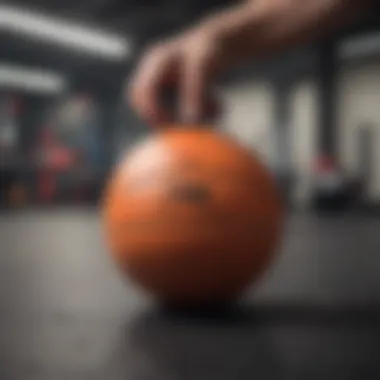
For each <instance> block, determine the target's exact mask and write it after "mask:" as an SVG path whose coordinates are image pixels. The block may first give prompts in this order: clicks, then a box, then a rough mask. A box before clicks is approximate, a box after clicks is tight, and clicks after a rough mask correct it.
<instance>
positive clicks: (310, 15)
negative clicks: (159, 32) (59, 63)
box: [128, 0, 373, 127]
mask: <svg viewBox="0 0 380 380" xmlns="http://www.w3.org/2000/svg"><path fill="white" fill-rule="evenodd" d="M372 3H373V0H372V1H371V0H250V1H246V2H239V3H237V4H236V5H235V6H232V7H230V8H228V9H224V10H222V11H220V12H218V13H215V14H213V15H211V16H208V17H206V18H204V19H202V20H199V22H198V23H196V25H194V26H193V27H191V28H190V29H188V30H186V31H185V32H183V33H181V34H179V35H177V36H174V37H173V38H171V39H169V40H167V41H163V42H160V43H158V44H156V45H154V46H152V47H150V48H149V49H147V51H146V52H145V54H144V55H143V57H142V59H141V61H140V63H139V64H138V65H137V68H136V71H135V73H134V74H133V76H132V79H131V81H130V84H129V87H128V99H129V102H130V104H131V106H132V108H133V109H134V110H135V111H136V113H137V114H138V115H139V116H140V117H141V118H142V119H143V120H145V121H146V122H148V123H149V124H150V125H154V126H158V127H159V126H162V125H165V124H167V123H169V122H171V121H174V120H173V118H174V115H173V113H172V112H171V111H172V110H168V109H166V108H165V107H164V105H163V104H162V102H161V100H162V96H163V93H164V91H165V90H166V89H168V88H169V89H172V90H174V91H175V93H176V95H177V96H178V111H179V112H178V113H179V115H180V119H181V120H180V121H181V122H183V123H195V122H201V121H202V120H204V119H205V118H207V117H208V116H212V114H213V113H215V111H216V108H215V104H216V103H215V99H214V98H213V96H212V93H211V91H210V89H211V88H212V84H213V82H214V80H215V79H216V77H217V76H218V75H219V74H220V73H222V72H223V71H225V70H228V69H229V68H231V67H233V66H234V65H236V64H238V63H241V62H244V61H246V60H249V59H259V58H263V57H267V56H269V55H271V54H274V53H279V52H281V51H283V50H286V49H288V48H291V47H294V46H296V45H299V44H303V43H309V42H313V41H316V40H318V39H320V38H322V37H324V36H326V35H328V34H330V33H332V32H334V31H336V30H338V29H340V28H342V27H344V26H345V25H348V24H350V23H352V22H354V21H356V20H358V19H360V17H362V15H363V14H365V12H366V11H368V10H369V9H370V8H371V4H372ZM176 121H178V120H176Z"/></svg>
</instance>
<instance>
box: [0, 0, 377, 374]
mask: <svg viewBox="0 0 380 380" xmlns="http://www.w3.org/2000/svg"><path fill="white" fill-rule="evenodd" d="M304 1H307V0H304ZM230 4H233V2H232V1H230V2H227V1H223V0H186V1H185V0H138V1H137V0H80V1H71V0H67V1H60V0H9V1H7V2H6V1H2V0H0V196H1V198H0V204H1V207H0V309H1V312H0V364H1V365H0V378H1V379H7V380H13V379H17V380H21V379H28V380H30V379H32V380H33V379H37V380H45V379H46V380H53V379H71V380H75V379H78V380H79V379H80V380H83V379H91V380H96V379H99V380H100V379H102V380H104V379H112V380H118V379H120V380H121V379H123V380H125V379H128V380H129V379H130V380H135V379H136V380H137V379H138V380H140V379H155V380H160V379H165V380H169V379H197V380H203V379H209V380H212V379H216V380H231V379H243V380H246V379H252V378H256V377H258V375H259V377H260V378H262V379H272V378H273V379H281V380H283V379H308V380H310V379H324V380H327V379H334V380H337V379H345V380H347V379H352V380H356V379H358V378H359V379H360V378H363V376H364V377H365V378H366V379H379V378H380V367H379V352H380V343H379V332H380V323H379V321H380V318H379V316H380V314H379V310H380V309H379V305H380V277H379V269H380V259H379V247H380V234H379V227H380V219H379V218H377V217H376V216H377V215H378V214H379V211H380V23H379V22H378V21H379V20H376V18H378V19H379V16H378V15H376V14H375V13H373V19H371V17H369V18H368V19H366V20H363V21H362V22H361V23H360V24H357V25H354V26H352V27H351V28H350V29H347V30H343V31H341V32H340V33H339V34H336V35H334V36H331V37H330V38H328V39H326V40H324V41H321V42H320V43H318V44H314V45H308V46H300V47H298V48H297V49H295V50H292V51H287V52H285V53H284V54H281V55H280V56H276V57H273V58H272V59H270V60H265V61H252V62H248V63H247V64H245V65H243V66H240V67H237V68H236V69H234V70H233V71H231V72H228V73H227V74H226V75H225V76H224V77H223V78H221V80H220V82H219V83H218V84H217V89H218V91H219V96H220V98H221V101H222V102H223V106H224V107H223V113H222V115H221V117H220V120H218V125H219V126H220V128H223V129H224V130H226V131H228V132H229V133H231V134H232V135H233V136H235V137H236V138H238V139H239V140H240V141H241V142H242V143H244V144H246V145H247V146H248V147H249V148H250V149H252V150H255V151H257V152H258V153H259V154H260V157H261V158H262V160H263V161H264V162H265V163H266V164H267V165H268V167H269V168H270V170H271V171H272V172H273V173H274V175H275V178H276V179H277V180H278V184H279V186H280V187H281V190H282V194H284V196H285V198H286V200H287V202H288V204H289V209H290V210H292V209H293V210H294V211H295V210H299V212H298V211H297V212H289V215H288V216H289V217H288V218H287V223H286V228H285V233H284V236H283V241H282V242H281V245H280V247H279V252H278V256H277V259H276V260H275V261H274V263H273V265H272V266H271V268H270V270H269V271H268V273H267V275H266V276H265V277H264V278H263V279H262V281H261V282H260V283H259V285H258V286H257V287H256V286H255V289H254V290H255V291H254V292H247V294H246V297H247V300H248V301H249V303H248V304H249V305H250V306H249V307H248V316H250V317H252V318H246V319H244V320H243V321H242V320H241V319H239V318H238V319H234V318H232V320H231V319H228V318H227V320H224V321H220V320H219V322H221V323H215V319H212V318H211V321H208V322H204V323H198V322H194V320H193V322H189V321H188V320H186V319H181V318H179V319H176V323H173V320H172V319H171V318H167V316H166V315H165V314H164V315H162V314H160V313H155V311H154V310H152V309H150V308H146V305H145V298H144V297H141V293H140V292H139V291H138V289H136V288H135V287H132V286H126V282H127V281H126V279H125V278H123V276H122V275H121V274H120V273H119V271H117V270H116V269H115V267H114V265H113V263H112V260H111V258H110V255H108V254H107V253H108V249H107V247H106V246H105V245H104V239H103V238H102V226H101V223H100V218H99V214H98V212H97V211H98V210H97V209H96V208H95V207H93V206H95V205H97V204H98V201H99V197H100V195H101V192H102V189H103V186H104V183H105V181H106V180H107V177H108V175H109V173H110V170H111V168H112V167H113V165H114V164H115V162H116V161H117V160H118V159H119V157H120V156H121V154H122V153H123V151H124V150H125V149H127V148H128V147H129V146H131V145H133V144H134V143H135V141H136V139H138V138H140V137H141V136H143V135H144V134H145V133H148V132H149V130H150V127H149V126H147V125H145V124H144V123H143V122H142V121H141V120H139V119H138V118H137V117H136V115H135V114H134V113H133V112H132V110H131V109H130V108H129V106H128V104H127V103H126V102H125V99H124V85H125V84H126V83H128V78H129V77H130V76H131V73H132V72H133V70H134V68H135V66H136V64H137V62H138V61H139V58H140V57H141V54H142V53H143V51H144V49H145V48H146V47H147V46H148V45H149V44H151V43H153V42H154V41H157V40H159V39H161V38H165V37H167V36H170V35H172V34H173V33H175V32H176V31H179V30H182V29H184V28H186V26H187V25H191V23H192V22H193V21H194V20H197V19H198V18H200V17H202V16H203V15H206V14H208V13H210V12H213V11H216V10H218V9H219V8H220V7H222V6H225V5H230ZM376 21H377V25H378V26H376ZM62 205H64V206H65V207H58V208H57V206H62ZM82 206H85V207H82ZM87 206H90V207H87ZM320 215H323V216H322V217H321V216H320ZM325 215H328V216H334V217H328V218H326V217H325ZM337 215H338V216H339V217H338V218H337V217H336V216H337ZM254 232H255V231H252V233H254ZM216 265H217V263H216ZM211 275H212V274H211ZM251 312H252V313H251ZM218 315H219V314H218ZM213 322H214V323H213Z"/></svg>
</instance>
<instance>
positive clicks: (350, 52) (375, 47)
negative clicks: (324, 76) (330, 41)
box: [339, 33, 380, 58]
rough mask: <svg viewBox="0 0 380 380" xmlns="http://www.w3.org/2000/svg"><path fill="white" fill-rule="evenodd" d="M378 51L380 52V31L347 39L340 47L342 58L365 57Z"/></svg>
mask: <svg viewBox="0 0 380 380" xmlns="http://www.w3.org/2000/svg"><path fill="white" fill-rule="evenodd" d="M376 53H380V33H372V34H368V35H363V36H360V37H355V38H350V39H347V40H345V41H343V42H342V43H341V45H340V47H339V55H340V56H341V57H342V58H356V57H364V56H368V55H372V54H376Z"/></svg>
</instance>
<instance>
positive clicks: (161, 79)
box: [129, 28, 227, 125]
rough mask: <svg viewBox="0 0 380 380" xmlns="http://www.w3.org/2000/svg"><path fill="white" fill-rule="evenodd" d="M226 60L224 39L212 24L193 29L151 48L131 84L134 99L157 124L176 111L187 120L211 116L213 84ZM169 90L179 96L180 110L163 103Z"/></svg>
mask: <svg viewBox="0 0 380 380" xmlns="http://www.w3.org/2000/svg"><path fill="white" fill-rule="evenodd" d="M226 64H227V62H226V60H225V57H224V56H223V47H222V41H221V40H220V39H219V38H218V35H217V34H216V33H213V30H212V29H211V28H199V29H195V30H191V31H189V32H187V33H185V34H183V35H181V36H179V37H177V38H174V39H172V40H169V41H166V42H163V43H160V44H158V45H157V46H154V47H153V48H151V49H149V50H148V51H147V53H146V54H145V56H144V57H143V59H142V62H141V63H140V65H139V66H138V70H137V72H136V73H135V76H134V78H133V80H132V82H131V84H130V86H129V99H130V103H131V105H132V107H133V108H134V109H135V110H136V111H137V113H138V114H139V115H140V116H141V117H142V118H143V119H145V120H146V121H147V122H149V123H151V124H153V125H157V124H164V123H168V122H170V121H174V120H173V119H174V118H175V115H174V114H173V111H176V112H178V113H179V118H180V121H182V122H184V123H194V122H199V121H202V120H203V119H205V118H211V117H213V116H214V115H215V114H216V112H217V103H216V99H215V98H214V97H213V96H212V94H211V91H210V87H209V85H211V82H212V80H213V79H214V78H215V77H216V75H217V73H218V72H219V71H220V70H221V69H222V68H223V67H225V65H226ZM167 91H168V92H169V93H170V92H171V91H174V95H176V96H177V98H178V109H177V110H173V109H171V110H170V109H166V108H165V106H164V105H163V104H162V102H161V101H162V99H163V97H164V96H165V95H166V92H167Z"/></svg>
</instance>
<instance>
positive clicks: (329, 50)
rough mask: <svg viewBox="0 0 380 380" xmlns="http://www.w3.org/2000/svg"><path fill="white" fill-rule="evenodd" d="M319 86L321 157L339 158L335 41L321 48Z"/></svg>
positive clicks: (319, 148) (319, 143)
mask: <svg viewBox="0 0 380 380" xmlns="http://www.w3.org/2000/svg"><path fill="white" fill-rule="evenodd" d="M319 50H320V54H319V62H318V63H319V65H318V74H317V75H318V85H319V99H320V115H319V128H318V136H319V138H318V141H317V143H318V150H319V153H320V154H321V155H328V156H330V157H332V158H333V159H335V158H336V157H337V152H336V150H337V138H338V137H337V132H338V128H337V117H336V116H337V115H336V114H337V88H336V87H337V83H336V82H337V78H336V77H337V75H336V74H337V65H338V62H337V53H336V43H335V41H328V42H326V43H324V44H323V45H322V46H321V47H320V49H319Z"/></svg>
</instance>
